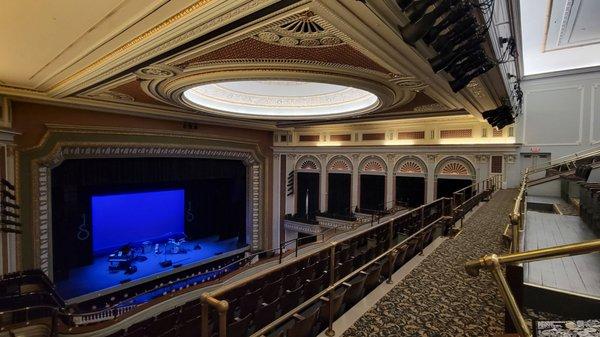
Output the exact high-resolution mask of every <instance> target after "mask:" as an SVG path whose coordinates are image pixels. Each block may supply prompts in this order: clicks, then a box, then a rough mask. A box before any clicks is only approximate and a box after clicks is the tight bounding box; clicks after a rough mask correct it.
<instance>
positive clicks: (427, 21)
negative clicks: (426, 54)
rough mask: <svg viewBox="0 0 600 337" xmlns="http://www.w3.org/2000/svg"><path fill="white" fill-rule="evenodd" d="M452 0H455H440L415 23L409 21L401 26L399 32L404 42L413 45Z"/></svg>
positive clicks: (429, 28)
mask: <svg viewBox="0 0 600 337" xmlns="http://www.w3.org/2000/svg"><path fill="white" fill-rule="evenodd" d="M453 1H455V0H442V2H441V3H440V4H439V5H438V6H436V7H435V9H434V10H432V11H431V12H429V13H427V14H425V15H424V16H423V17H421V19H420V20H419V21H417V22H416V23H409V24H408V25H406V26H405V27H403V28H401V29H400V33H401V34H402V38H403V39H404V42H406V43H408V44H410V45H414V44H415V43H416V42H417V41H418V40H420V39H421V38H422V37H423V36H425V34H427V32H429V31H430V30H431V28H432V27H433V24H435V22H436V21H437V20H438V18H439V17H440V16H442V14H444V13H445V12H446V11H447V10H448V8H450V5H451V4H452V2H453Z"/></svg>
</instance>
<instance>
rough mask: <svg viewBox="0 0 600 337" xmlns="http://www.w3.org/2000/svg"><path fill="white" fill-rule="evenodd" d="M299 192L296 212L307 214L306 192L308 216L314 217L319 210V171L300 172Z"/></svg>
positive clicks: (302, 214)
mask: <svg viewBox="0 0 600 337" xmlns="http://www.w3.org/2000/svg"><path fill="white" fill-rule="evenodd" d="M296 179H297V183H298V184H297V188H298V194H297V196H296V214H298V215H301V216H305V215H307V210H306V194H307V193H308V216H309V217H312V216H314V215H315V213H317V212H318V211H319V173H307V172H298V173H297V176H296Z"/></svg>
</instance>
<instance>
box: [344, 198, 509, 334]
mask: <svg viewBox="0 0 600 337" xmlns="http://www.w3.org/2000/svg"><path fill="white" fill-rule="evenodd" d="M516 194H517V191H516V190H503V191H499V192H498V193H496V194H495V195H494V197H493V198H492V199H491V201H489V202H488V203H487V204H484V205H483V206H482V207H481V208H479V209H478V210H477V211H476V212H475V213H474V214H473V215H472V216H471V217H470V218H469V219H468V220H466V221H465V223H464V229H463V231H462V232H461V233H460V234H459V235H458V236H457V237H456V238H454V239H450V240H446V241H445V242H443V243H442V244H441V246H440V247H438V248H437V249H436V251H435V252H433V253H432V254H431V255H430V256H428V257H427V258H426V259H425V260H424V261H423V262H422V263H421V264H420V265H419V266H418V267H416V268H415V269H414V270H413V271H412V272H411V273H410V274H409V275H408V276H406V278H405V279H404V280H402V282H400V283H399V284H398V285H397V286H396V287H394V289H393V290H392V291H390V292H389V293H388V294H387V295H386V296H384V297H383V298H382V299H381V300H380V301H379V302H378V303H377V304H376V305H375V306H374V307H373V308H371V309H370V310H369V311H368V312H367V313H366V314H365V315H363V316H362V317H361V318H359V319H358V321H356V323H355V324H354V325H353V326H352V327H350V328H349V329H348V330H347V331H346V332H345V333H344V336H347V337H350V336H365V337H374V336H448V337H457V336H477V337H483V336H497V335H502V334H503V332H504V306H503V303H502V300H501V297H500V294H499V292H498V290H497V286H496V285H495V283H494V282H493V280H492V278H491V276H490V274H489V273H487V272H482V273H481V274H480V276H479V277H478V278H473V277H470V276H468V275H467V274H466V273H465V269H464V262H465V261H466V260H468V259H473V258H477V257H480V256H482V255H485V254H488V253H503V252H505V251H506V249H505V248H504V247H503V245H502V241H501V239H502V231H503V230H504V226H505V225H506V223H507V221H508V216H507V215H508V214H509V212H510V210H511V209H512V206H513V205H514V198H515V196H516Z"/></svg>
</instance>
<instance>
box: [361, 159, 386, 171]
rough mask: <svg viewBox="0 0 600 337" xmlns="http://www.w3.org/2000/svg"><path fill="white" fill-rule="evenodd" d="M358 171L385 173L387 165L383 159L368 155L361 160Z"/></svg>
mask: <svg viewBox="0 0 600 337" xmlns="http://www.w3.org/2000/svg"><path fill="white" fill-rule="evenodd" d="M359 168H360V173H367V174H369V173H371V174H385V172H386V171H387V166H386V165H385V162H384V161H383V159H381V158H380V157H377V156H369V157H367V158H365V159H363V161H362V162H361V164H360V166H359Z"/></svg>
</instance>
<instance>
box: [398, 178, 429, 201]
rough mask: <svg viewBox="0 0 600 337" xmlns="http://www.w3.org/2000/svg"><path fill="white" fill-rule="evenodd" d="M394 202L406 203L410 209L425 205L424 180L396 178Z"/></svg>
mask: <svg viewBox="0 0 600 337" xmlns="http://www.w3.org/2000/svg"><path fill="white" fill-rule="evenodd" d="M396 201H399V202H406V203H407V204H408V206H410V207H417V206H421V205H423V204H424V203H425V178H423V177H396Z"/></svg>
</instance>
